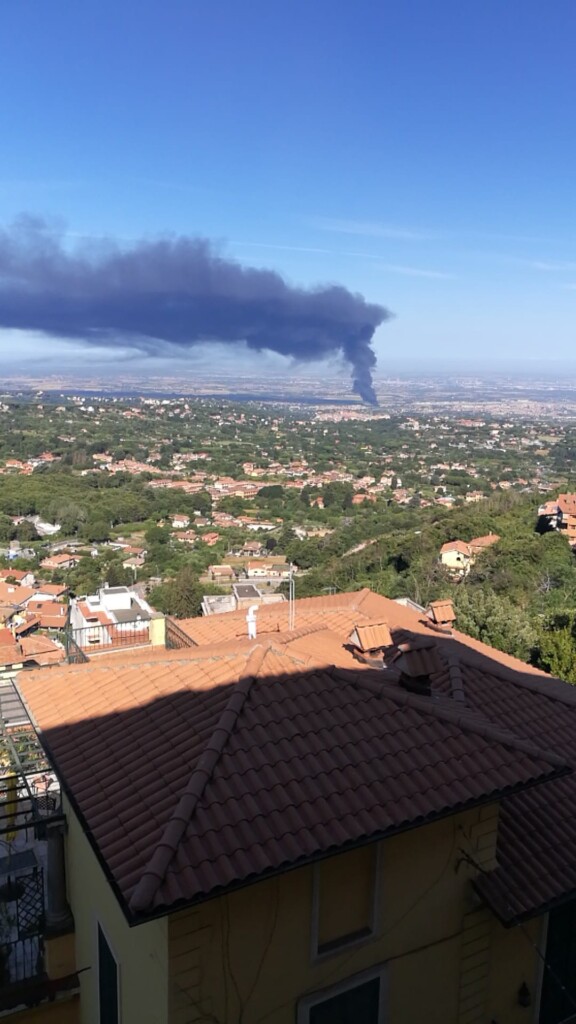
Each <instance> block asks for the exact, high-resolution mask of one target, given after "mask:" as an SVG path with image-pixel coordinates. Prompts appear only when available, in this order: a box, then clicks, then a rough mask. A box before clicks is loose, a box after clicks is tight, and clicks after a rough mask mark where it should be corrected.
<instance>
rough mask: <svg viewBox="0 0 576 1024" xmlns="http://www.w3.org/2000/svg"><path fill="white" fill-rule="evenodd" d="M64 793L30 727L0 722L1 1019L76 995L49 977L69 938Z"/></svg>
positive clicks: (71, 976)
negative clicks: (56, 947) (54, 956)
mask: <svg viewBox="0 0 576 1024" xmlns="http://www.w3.org/2000/svg"><path fill="white" fill-rule="evenodd" d="M64 827H65V819H64V815H63V812H62V803H61V794H60V786H59V784H58V781H57V779H56V777H55V775H54V773H53V772H52V770H51V768H50V765H49V764H48V762H47V760H46V757H45V755H44V752H43V750H42V748H41V747H40V745H39V743H38V740H37V737H36V734H35V732H34V730H33V729H32V727H31V725H23V724H19V725H15V726H14V725H12V726H11V725H7V724H6V722H5V721H3V720H0V848H1V852H2V856H0V1016H4V1015H5V1014H7V1013H10V1011H17V1010H18V1008H22V1007H23V1006H36V1005H37V1004H39V1003H41V1002H42V1001H43V1000H45V999H50V1000H52V999H54V998H55V997H56V995H57V994H58V993H59V992H62V991H66V990H70V989H75V988H76V987H77V984H78V982H77V977H76V975H75V973H74V971H73V969H72V970H70V971H69V972H68V973H67V974H66V976H65V977H58V978H53V977H50V969H49V963H48V960H49V956H48V953H49V944H50V941H51V938H50V937H51V936H56V935H63V934H65V933H66V932H68V933H69V932H70V926H71V917H70V914H69V911H68V906H67V903H66V897H65V880H64V860H63V845H62V844H63V831H64Z"/></svg>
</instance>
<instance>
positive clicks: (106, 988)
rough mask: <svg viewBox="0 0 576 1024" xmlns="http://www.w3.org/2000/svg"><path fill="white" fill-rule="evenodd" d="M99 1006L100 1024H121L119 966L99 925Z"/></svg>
mask: <svg viewBox="0 0 576 1024" xmlns="http://www.w3.org/2000/svg"><path fill="white" fill-rule="evenodd" d="M98 1005H99V1007H100V1017H99V1019H100V1024H119V1021H120V1010H119V1006H118V964H117V963H116V960H115V957H114V954H113V952H112V950H111V949H110V946H109V945H108V942H107V940H106V936H105V935H104V932H103V931H102V929H101V927H100V925H98Z"/></svg>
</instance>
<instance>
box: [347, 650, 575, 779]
mask: <svg viewBox="0 0 576 1024" xmlns="http://www.w3.org/2000/svg"><path fill="white" fill-rule="evenodd" d="M333 672H334V673H335V675H336V676H340V678H342V679H343V680H344V681H345V682H348V683H349V682H350V681H351V679H350V676H351V675H352V673H347V672H346V669H340V668H335V669H333ZM378 674H379V675H382V673H378ZM353 675H354V676H355V680H354V681H355V682H357V684H358V685H361V686H362V687H364V688H365V689H367V690H370V692H371V693H374V694H375V695H376V696H382V697H389V698H391V699H392V700H394V701H395V702H396V703H397V704H402V705H407V706H409V707H413V708H415V709H416V710H418V711H423V712H424V713H425V714H428V715H433V716H434V717H436V718H441V719H443V720H444V721H446V722H451V723H452V724H453V725H457V726H458V727H459V728H461V729H464V730H467V731H468V732H473V733H475V734H476V735H478V736H483V737H484V738H485V739H491V740H494V741H495V742H497V743H502V744H504V745H505V746H508V747H512V748H513V749H514V750H518V751H521V752H522V753H525V754H530V755H531V756H532V757H538V758H541V759H542V760H545V761H548V763H549V764H550V765H552V766H553V767H556V768H566V769H569V770H570V771H572V769H570V766H569V765H567V763H566V761H565V760H564V759H563V758H561V757H559V756H558V755H557V754H554V753H553V752H552V751H551V750H546V749H542V747H538V746H536V745H535V744H534V743H532V742H531V741H530V740H524V739H521V738H520V737H519V736H516V734H515V733H513V732H511V731H510V730H508V729H502V728H500V727H499V726H497V725H494V724H493V723H492V722H491V721H490V719H488V718H484V717H483V716H482V715H481V714H480V713H479V712H478V711H476V709H474V708H469V707H462V705H461V704H460V703H458V704H457V703H456V702H454V701H453V700H452V698H450V697H449V698H447V702H446V698H443V697H438V696H429V697H426V696H421V695H420V694H416V693H412V692H411V691H409V690H404V689H403V688H401V687H399V686H393V685H392V684H391V683H389V682H386V681H385V680H382V681H381V682H380V681H377V680H376V679H375V678H374V675H375V673H374V674H372V673H370V672H367V671H365V670H364V671H359V672H354V673H353Z"/></svg>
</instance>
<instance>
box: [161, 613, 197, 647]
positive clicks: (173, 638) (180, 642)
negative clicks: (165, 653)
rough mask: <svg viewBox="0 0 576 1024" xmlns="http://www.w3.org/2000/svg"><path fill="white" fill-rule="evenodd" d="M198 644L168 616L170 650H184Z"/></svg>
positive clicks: (167, 643) (167, 629)
mask: <svg viewBox="0 0 576 1024" xmlns="http://www.w3.org/2000/svg"><path fill="white" fill-rule="evenodd" d="M195 646H196V644H195V643H194V641H193V640H192V638H191V637H189V636H188V634H187V633H185V632H184V630H183V629H181V628H180V626H178V625H177V623H176V622H174V619H171V618H169V616H168V615H167V616H166V647H167V648H168V649H169V650H182V649H183V648H185V647H195Z"/></svg>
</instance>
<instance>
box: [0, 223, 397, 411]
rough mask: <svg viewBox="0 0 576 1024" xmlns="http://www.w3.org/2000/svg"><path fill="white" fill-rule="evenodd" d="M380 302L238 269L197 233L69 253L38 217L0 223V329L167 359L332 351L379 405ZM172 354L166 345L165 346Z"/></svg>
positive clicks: (311, 356) (310, 356)
mask: <svg viewBox="0 0 576 1024" xmlns="http://www.w3.org/2000/svg"><path fill="white" fill-rule="evenodd" d="M389 317H390V313H389V312H388V310H386V309H385V308H384V307H383V306H379V305H376V304H373V303H368V302H366V300H365V299H364V298H363V296H361V295H358V294H353V293H352V292H350V291H348V290H347V289H346V288H344V287H342V286H339V285H329V286H325V287H318V288H310V289H305V288H298V287H293V286H291V285H289V284H287V283H286V282H285V281H284V280H283V278H282V277H281V276H280V275H279V274H278V273H276V272H275V271H271V270H261V269H256V268H254V267H245V266H242V265H241V264H239V263H236V262H235V261H233V260H230V259H225V258H223V257H222V256H220V255H219V254H218V252H217V251H216V250H215V249H214V247H213V246H212V245H211V243H210V242H209V241H207V240H205V239H202V238H191V237H186V236H180V237H175V238H168V239H161V240H158V241H142V242H139V243H135V244H133V245H131V246H130V247H129V248H124V247H120V246H118V245H117V244H115V243H113V242H110V241H106V242H101V243H97V244H94V243H91V244H89V245H87V244H83V245H79V246H78V247H77V248H76V249H75V250H73V251H71V250H69V249H68V247H65V246H64V245H63V242H62V237H61V235H60V234H59V233H58V232H55V231H54V230H52V229H51V228H50V227H49V226H48V225H47V224H46V223H45V222H44V221H42V220H40V219H37V218H31V217H21V218H19V220H18V221H16V222H15V224H14V225H12V226H11V227H9V228H7V229H5V230H0V327H4V328H17V329H22V330H33V331H39V332H41V333H44V334H47V335H50V336H52V337H60V338H67V339H70V338H74V339H80V340H81V341H83V342H84V343H86V344H88V345H90V344H95V345H107V346H110V347H114V346H120V345H122V346H123V347H126V345H128V346H132V347H134V348H135V349H138V350H139V351H141V352H145V353H147V354H148V355H163V356H166V355H167V354H169V351H170V350H171V349H172V346H176V347H177V348H179V349H180V350H185V349H189V348H191V347H193V346H194V345H200V344H206V343H209V342H211V341H218V342H225V343H228V344H231V345H233V344H238V343H242V342H244V343H245V344H246V345H247V346H248V348H250V349H253V350H255V351H257V352H261V351H264V350H270V351H273V352H278V353H280V354H281V355H285V356H290V357H292V358H294V359H296V360H298V361H301V362H311V361H314V360H321V359H324V358H326V357H329V356H334V355H337V354H341V355H343V356H344V358H345V359H346V360H347V361H348V362H349V363H350V365H351V368H352V380H353V387H354V390H355V391H356V392H357V393H358V394H359V395H360V396H361V397H362V398H363V399H364V401H367V402H372V403H376V395H375V392H374V388H373V385H372V370H373V368H374V366H375V364H376V356H375V354H374V351H373V349H372V347H371V342H372V338H373V335H374V331H375V330H376V328H377V327H378V326H379V325H380V324H382V323H384V322H385V321H386V320H388V319H389ZM172 350H173V349H172Z"/></svg>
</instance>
